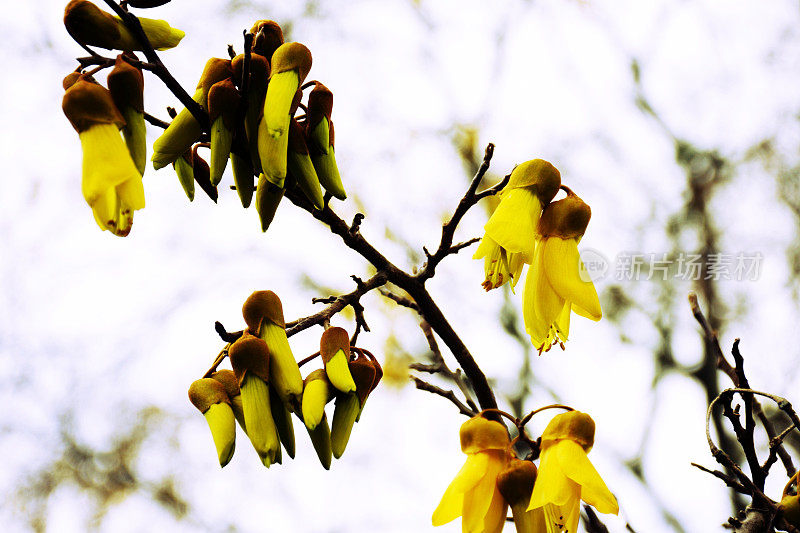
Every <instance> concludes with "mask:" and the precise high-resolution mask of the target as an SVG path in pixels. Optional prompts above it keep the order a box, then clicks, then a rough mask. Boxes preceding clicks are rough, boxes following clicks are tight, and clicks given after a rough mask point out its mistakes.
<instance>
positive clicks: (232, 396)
mask: <svg viewBox="0 0 800 533" xmlns="http://www.w3.org/2000/svg"><path fill="white" fill-rule="evenodd" d="M211 379H214V380H216V381H219V382H220V383H221V384H222V387H223V388H224V389H225V394H227V395H228V401H229V402H230V406H231V409H232V410H233V415H234V416H235V417H236V421H237V422H239V425H240V426H241V427H242V429H243V430H245V431H247V426H246V425H245V422H244V409H243V408H242V392H241V391H240V390H239V381H238V380H237V379H236V374H234V373H233V370H228V369H227V368H225V369H222V370H217V371H216V372H214V373H213V374H211Z"/></svg>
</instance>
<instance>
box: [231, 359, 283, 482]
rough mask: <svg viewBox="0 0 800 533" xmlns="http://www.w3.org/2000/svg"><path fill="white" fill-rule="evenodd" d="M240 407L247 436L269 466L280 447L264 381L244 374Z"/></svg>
mask: <svg viewBox="0 0 800 533" xmlns="http://www.w3.org/2000/svg"><path fill="white" fill-rule="evenodd" d="M241 391H242V394H241V396H242V408H243V409H244V421H245V425H246V426H247V436H248V437H250V442H251V443H252V444H253V448H255V450H256V452H258V456H259V457H261V461H262V462H263V463H264V466H266V467H269V466H270V465H271V464H272V463H273V462H274V461H275V458H276V456H277V454H278V451H279V449H280V445H281V444H280V441H279V439H278V430H277V429H276V428H275V422H274V420H273V419H272V410H271V409H270V405H269V389H268V388H267V384H266V383H264V381H263V380H262V379H261V378H259V377H257V376H254V375H252V374H246V375H245V377H244V380H243V381H242V384H241Z"/></svg>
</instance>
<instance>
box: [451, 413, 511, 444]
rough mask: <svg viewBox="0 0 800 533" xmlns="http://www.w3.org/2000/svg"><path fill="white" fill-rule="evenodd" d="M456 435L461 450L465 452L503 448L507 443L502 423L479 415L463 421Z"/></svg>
mask: <svg viewBox="0 0 800 533" xmlns="http://www.w3.org/2000/svg"><path fill="white" fill-rule="evenodd" d="M458 435H459V437H460V439H461V451H462V452H464V453H466V454H473V453H478V452H483V451H486V450H505V449H506V448H508V445H509V440H508V431H506V428H505V427H503V424H501V423H500V422H496V421H494V420H488V419H486V418H483V417H482V416H481V415H477V416H474V417H472V418H470V419H469V420H467V421H466V422H464V423H463V424H462V425H461V429H459V432H458Z"/></svg>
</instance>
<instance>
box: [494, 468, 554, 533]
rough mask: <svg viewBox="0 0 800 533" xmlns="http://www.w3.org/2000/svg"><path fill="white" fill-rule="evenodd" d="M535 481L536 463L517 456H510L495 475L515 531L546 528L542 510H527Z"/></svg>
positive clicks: (534, 532) (528, 532) (521, 531)
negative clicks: (509, 511)
mask: <svg viewBox="0 0 800 533" xmlns="http://www.w3.org/2000/svg"><path fill="white" fill-rule="evenodd" d="M535 481H536V465H534V464H533V463H532V462H530V461H521V460H520V459H517V458H512V459H511V460H510V461H509V463H508V465H507V466H506V468H505V469H504V470H503V471H502V472H500V474H498V476H497V489H498V490H499V491H500V494H501V495H502V496H503V499H504V500H505V501H506V502H508V504H509V505H510V506H511V513H512V515H513V516H514V527H515V528H516V530H517V533H536V532H538V531H545V530H546V526H545V523H544V513H543V511H542V510H541V509H534V510H531V511H528V510H527V509H528V502H530V499H531V494H532V493H533V485H534V482H535Z"/></svg>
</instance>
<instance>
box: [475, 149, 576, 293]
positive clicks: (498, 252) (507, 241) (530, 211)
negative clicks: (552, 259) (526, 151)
mask: <svg viewBox="0 0 800 533" xmlns="http://www.w3.org/2000/svg"><path fill="white" fill-rule="evenodd" d="M560 185H561V174H559V172H558V170H557V169H556V168H555V167H554V166H553V165H551V164H550V163H548V162H547V161H544V160H543V159H533V160H531V161H526V162H525V163H522V164H520V165H517V166H516V167H515V168H514V170H513V171H512V172H511V177H510V178H509V181H508V184H507V185H506V187H505V188H504V189H503V192H502V193H500V204H499V205H498V206H497V209H495V211H494V213H493V214H492V216H491V217H490V218H489V221H488V222H487V223H486V226H485V227H484V229H485V230H486V234H485V236H484V238H483V240H482V242H481V244H480V246H479V247H478V249H477V250H476V251H475V255H474V256H473V259H484V270H485V273H486V279H485V281H484V282H483V288H484V289H486V290H487V291H488V290H491V289H496V288H498V287H500V286H501V285H503V284H504V283H505V282H507V281H510V282H511V287H512V289H513V288H514V286H516V284H517V282H518V281H519V278H520V274H521V273H522V266H523V264H524V263H528V264H530V263H532V262H533V254H534V246H535V243H536V238H537V237H538V233H537V226H538V224H539V217H540V215H541V213H542V208H543V207H544V206H546V205H547V204H548V203H549V202H550V201H551V200H552V199H553V197H554V196H555V195H556V193H557V192H558V188H559V186H560Z"/></svg>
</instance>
